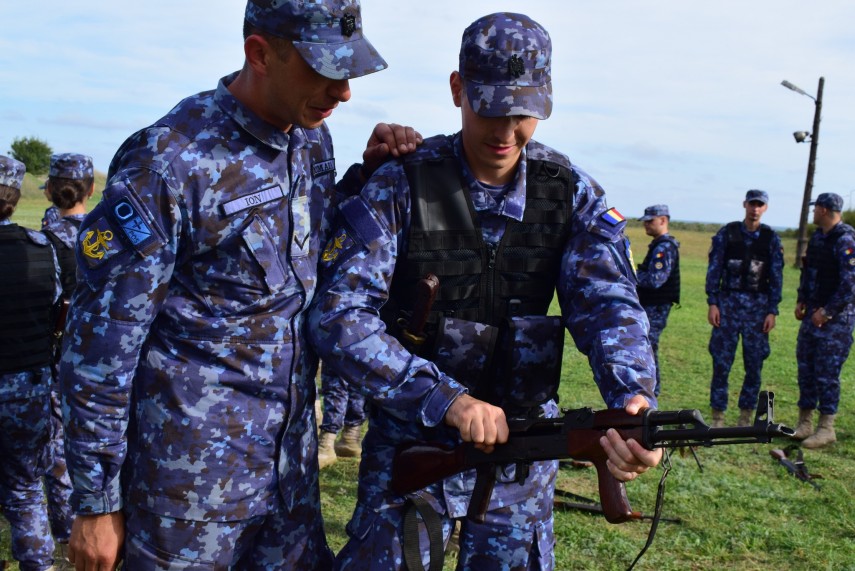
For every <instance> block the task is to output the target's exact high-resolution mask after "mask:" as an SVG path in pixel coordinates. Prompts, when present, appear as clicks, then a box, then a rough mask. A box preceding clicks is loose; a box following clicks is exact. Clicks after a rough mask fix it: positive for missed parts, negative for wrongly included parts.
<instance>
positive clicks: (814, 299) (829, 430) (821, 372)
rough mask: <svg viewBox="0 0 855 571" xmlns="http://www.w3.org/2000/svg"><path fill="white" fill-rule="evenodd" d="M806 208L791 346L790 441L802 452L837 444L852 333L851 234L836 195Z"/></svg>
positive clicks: (854, 238) (854, 237)
mask: <svg viewBox="0 0 855 571" xmlns="http://www.w3.org/2000/svg"><path fill="white" fill-rule="evenodd" d="M810 204H811V205H812V206H813V223H814V224H816V225H817V229H816V232H814V234H813V236H811V239H810V242H809V243H808V247H807V254H806V256H805V259H804V260H803V263H802V274H801V280H800V281H799V291H798V300H797V302H796V312H795V314H796V319H798V320H800V321H801V322H802V323H801V326H800V327H799V337H798V341H797V344H796V359H797V360H798V367H799V401H798V405H799V423H798V425H797V426H796V433H795V434H794V435H793V438H796V439H799V440H802V446H804V447H805V448H822V447H824V446H827V445H829V444H831V443H832V442H835V441H836V440H837V435H836V433H835V430H834V419H835V417H836V415H837V408H838V404H839V402H840V371H841V369H842V368H843V364H844V363H845V362H846V359H847V357H848V356H849V349H850V348H851V347H852V330H853V328H855V229H853V228H852V226H850V225H849V224H846V223H844V222H842V220H841V215H840V212H841V211H842V210H843V198H842V197H841V196H840V195H839V194H835V193H833V192H824V193H822V194H820V195H819V196H818V197H817V198H816V200H815V201H813V202H811V203H810ZM817 409H818V410H819V423H818V425H817V428H816V431H815V432H814V429H813V417H814V411H815V410H817Z"/></svg>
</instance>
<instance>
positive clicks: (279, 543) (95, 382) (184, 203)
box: [60, 0, 416, 571]
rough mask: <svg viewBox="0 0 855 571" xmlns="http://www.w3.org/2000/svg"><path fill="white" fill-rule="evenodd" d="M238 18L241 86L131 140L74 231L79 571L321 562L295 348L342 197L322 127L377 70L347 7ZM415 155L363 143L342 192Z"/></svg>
mask: <svg viewBox="0 0 855 571" xmlns="http://www.w3.org/2000/svg"><path fill="white" fill-rule="evenodd" d="M245 14H246V15H245V24H244V38H245V40H244V54H245V56H246V59H245V63H244V67H243V68H242V69H241V70H240V71H239V72H236V73H234V74H232V75H229V76H226V77H224V78H223V79H221V80H220V83H219V85H218V86H217V88H216V89H215V90H212V91H207V92H204V93H200V94H198V95H194V96H191V97H189V98H187V99H185V100H183V101H181V102H180V103H179V104H178V105H177V106H176V107H175V108H174V109H173V110H172V111H170V112H169V113H168V114H167V115H166V116H164V117H163V118H162V119H160V120H158V121H157V122H156V123H154V124H153V125H151V126H150V127H147V128H145V129H143V130H141V131H139V132H137V133H136V134H134V135H132V136H131V137H130V138H129V139H128V140H127V141H126V142H125V143H124V144H123V145H122V147H121V148H120V149H119V151H118V152H117V153H116V156H115V157H114V159H113V161H112V163H111V165H110V168H109V171H108V184H107V188H106V189H105V190H104V193H103V198H102V200H101V201H100V203H99V204H98V205H97V206H96V207H95V208H94V209H93V211H92V212H91V213H90V214H89V215H87V217H86V218H85V219H84V222H83V225H82V226H81V229H80V234H79V238H78V247H77V258H78V265H79V269H80V271H79V274H78V278H79V283H78V286H77V288H76V289H75V292H74V294H73V296H72V303H71V309H70V312H69V318H68V327H67V329H66V331H67V334H66V341H65V344H64V352H63V357H62V362H61V364H60V378H61V386H62V392H63V407H64V409H63V412H64V418H65V423H66V424H65V429H66V432H65V433H66V448H67V452H68V455H67V460H68V465H69V470H70V472H71V475H72V481H73V483H74V493H73V495H72V505H73V507H74V509H75V512H76V514H77V517H76V519H75V522H74V527H73V529H72V537H71V542H70V559H71V560H72V561H73V562H74V563H75V565H76V566H77V568H79V569H83V568H87V569H89V568H92V569H94V568H107V569H112V568H113V566H114V565H115V564H116V561H117V560H118V559H120V558H121V557H124V560H125V567H126V568H128V569H133V570H134V571H136V570H145V569H194V570H195V569H215V568H216V569H226V568H235V569H270V570H272V569H324V568H326V567H328V566H329V564H330V562H331V560H332V553H331V552H330V550H329V548H328V546H327V544H326V538H325V535H324V531H323V522H322V518H321V513H320V498H319V484H318V464H317V456H316V454H317V436H316V425H315V420H314V419H315V417H314V399H315V384H314V379H315V374H316V372H317V358H316V357H315V355H314V353H313V352H312V351H311V350H310V349H309V348H308V347H307V346H306V342H305V339H304V331H303V325H304V310H305V309H306V308H307V307H308V304H309V302H310V301H311V299H312V297H313V295H314V291H315V287H316V274H317V264H318V255H319V253H320V248H321V247H322V245H323V244H324V243H325V242H326V239H327V235H328V232H329V221H328V216H329V215H330V214H331V212H332V209H333V208H334V207H335V205H336V204H337V202H338V201H339V200H340V197H341V195H340V194H339V191H338V190H337V189H336V188H335V187H334V182H335V175H336V165H335V159H334V155H333V149H332V142H331V138H330V133H329V130H328V127H327V125H326V124H325V122H324V120H325V119H326V118H327V117H328V116H330V114H331V113H332V112H333V110H334V109H335V107H336V106H337V105H338V104H339V103H342V102H345V101H347V100H348V99H349V98H350V88H349V83H348V81H349V80H350V79H352V78H356V77H359V76H363V75H366V74H369V73H372V72H376V71H379V70H382V69H384V68H385V67H386V63H385V62H384V60H383V59H382V58H381V57H380V56H379V55H378V54H377V52H376V51H375V50H374V48H373V47H372V46H371V44H370V43H369V42H368V41H367V40H366V39H365V38H364V36H363V32H362V20H361V16H360V5H359V2H358V1H356V0H344V1H341V0H339V1H333V0H322V1H316V2H302V1H298V0H275V1H274V0H250V1H249V2H247V5H246V12H245ZM415 144H416V137H415V134H414V132H413V131H412V129H406V128H402V127H400V126H392V127H390V126H388V125H380V126H378V127H376V128H375V131H374V133H373V134H372V136H371V137H370V139H369V142H368V148H367V149H366V151H365V154H364V155H363V158H365V159H366V163H365V165H363V166H365V167H366V168H367V169H368V170H367V171H365V172H363V171H362V168H361V167H360V165H354V166H353V167H351V169H349V170H348V173H347V174H346V175H345V179H346V181H345V184H344V187H347V186H349V187H350V189H351V190H352V189H358V187H359V185H360V183H361V181H360V177H361V176H363V175H364V174H370V172H371V169H372V167H376V166H378V165H379V163H380V162H382V160H383V159H385V157H386V156H387V155H388V153H389V152H390V149H392V150H393V151H394V153H397V152H398V150H399V149H400V148H401V147H403V148H412V149H414V148H415ZM369 163H370V164H369ZM344 187H343V190H344Z"/></svg>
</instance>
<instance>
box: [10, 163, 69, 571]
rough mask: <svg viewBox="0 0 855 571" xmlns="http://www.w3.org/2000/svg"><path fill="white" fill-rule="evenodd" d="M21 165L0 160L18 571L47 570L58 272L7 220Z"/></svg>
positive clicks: (42, 247)
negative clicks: (46, 483)
mask: <svg viewBox="0 0 855 571" xmlns="http://www.w3.org/2000/svg"><path fill="white" fill-rule="evenodd" d="M25 170H26V168H25V167H24V164H23V163H21V162H18V161H16V160H15V159H11V158H9V157H5V156H0V509H2V512H3V515H4V516H5V517H6V519H7V520H8V521H9V525H10V528H11V536H12V557H14V558H15V560H16V561H18V563H19V565H20V568H21V569H22V570H23V571H44V570H46V569H51V568H52V565H53V564H54V558H53V554H54V543H53V538H52V537H51V531H50V523H49V518H48V512H47V506H46V504H45V492H44V488H43V487H42V478H43V477H44V475H45V470H46V468H47V466H48V463H49V461H50V447H49V444H50V438H51V412H50V406H51V402H50V391H51V384H52V377H51V369H50V360H51V341H52V339H53V330H54V319H55V309H56V306H55V304H56V302H57V300H58V299H59V296H60V291H61V287H60V281H59V264H58V263H57V260H56V255H55V253H54V250H53V248H52V247H51V244H50V242H49V241H48V239H47V238H45V236H44V235H43V234H41V233H40V232H37V231H35V230H28V229H26V228H22V227H20V226H18V225H17V224H14V223H12V222H11V220H9V218H10V217H11V216H12V213H13V212H14V211H15V208H16V206H17V205H18V200H19V199H20V198H21V183H22V182H23V180H24V172H25Z"/></svg>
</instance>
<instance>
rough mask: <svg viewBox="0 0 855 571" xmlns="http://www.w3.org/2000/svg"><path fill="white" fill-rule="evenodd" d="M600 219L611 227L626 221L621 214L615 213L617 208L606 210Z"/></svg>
mask: <svg viewBox="0 0 855 571" xmlns="http://www.w3.org/2000/svg"><path fill="white" fill-rule="evenodd" d="M600 217H601V218H602V219H603V220H605V221H606V222H608V223H609V224H611V225H612V226H615V225H617V224H620V223H621V222H623V221H624V220H626V218H624V217H623V214H621V213H620V212H618V211H617V208H609V209H608V210H606V211H605V212H603V213H602V214H601V215H600Z"/></svg>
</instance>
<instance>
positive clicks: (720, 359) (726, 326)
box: [709, 300, 771, 410]
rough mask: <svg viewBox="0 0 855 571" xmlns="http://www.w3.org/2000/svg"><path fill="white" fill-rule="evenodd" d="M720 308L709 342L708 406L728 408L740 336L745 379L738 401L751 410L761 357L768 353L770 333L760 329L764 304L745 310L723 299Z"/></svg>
mask: <svg viewBox="0 0 855 571" xmlns="http://www.w3.org/2000/svg"><path fill="white" fill-rule="evenodd" d="M719 310H720V311H721V325H720V326H719V327H713V330H712V335H710V344H709V351H710V355H711V356H712V361H713V374H712V381H711V383H710V406H711V407H712V408H714V409H715V410H727V400H728V395H727V388H728V377H729V376H730V368H731V367H732V366H733V359H734V358H735V357H736V347H737V345H738V343H739V337H740V336H741V337H742V363H743V365H744V367H745V379H744V380H743V381H742V390H741V391H740V393H739V402H738V404H739V408H740V409H747V410H753V409H755V408H757V398H758V395H759V393H760V381H761V372H762V370H763V361H765V360H766V358H767V357H768V356H769V354H770V353H771V350H770V348H769V335H767V334H766V333H763V321H764V320H765V318H766V308H765V307H764V306H757V307H754V308H752V310H750V311H747V310H744V308H738V307H732V306H730V305H729V304H728V302H727V301H726V300H725V301H723V302H722V304H721V306H719Z"/></svg>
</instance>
